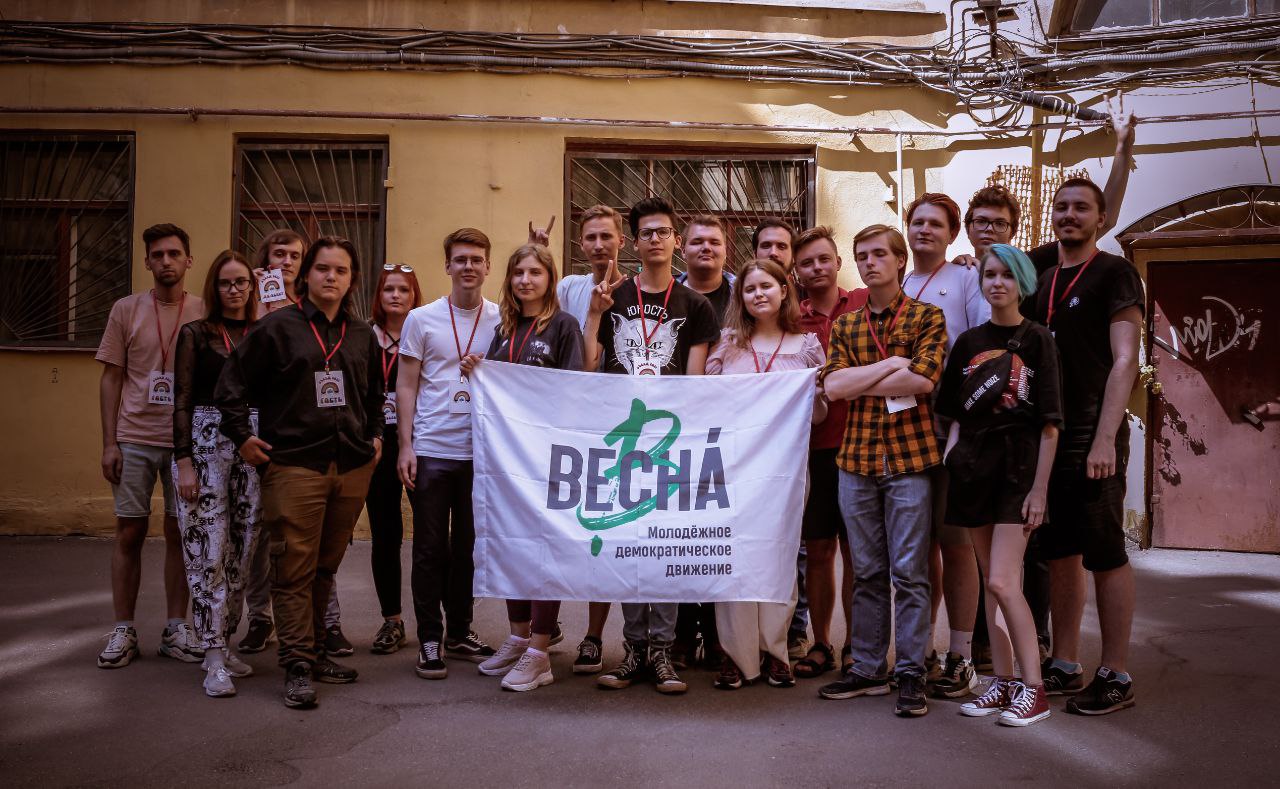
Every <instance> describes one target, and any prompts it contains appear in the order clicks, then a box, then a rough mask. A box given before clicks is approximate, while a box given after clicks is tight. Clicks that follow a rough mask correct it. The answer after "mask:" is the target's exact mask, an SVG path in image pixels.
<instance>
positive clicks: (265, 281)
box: [258, 269, 288, 304]
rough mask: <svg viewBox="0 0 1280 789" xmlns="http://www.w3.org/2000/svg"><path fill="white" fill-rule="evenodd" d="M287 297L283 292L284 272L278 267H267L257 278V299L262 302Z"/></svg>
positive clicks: (280, 299)
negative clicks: (260, 276) (260, 277)
mask: <svg viewBox="0 0 1280 789" xmlns="http://www.w3.org/2000/svg"><path fill="white" fill-rule="evenodd" d="M287 298H288V294H286V293H285V292H284V272H282V271H281V270H280V269H269V270H267V271H266V272H265V273H263V275H262V279H259V280H258V299H259V300H260V301H261V302H262V303H263V304H270V303H271V302H273V301H283V300H284V299H287Z"/></svg>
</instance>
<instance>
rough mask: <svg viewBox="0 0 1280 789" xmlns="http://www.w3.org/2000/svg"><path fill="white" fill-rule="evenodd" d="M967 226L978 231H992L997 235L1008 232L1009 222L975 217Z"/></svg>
mask: <svg viewBox="0 0 1280 789" xmlns="http://www.w3.org/2000/svg"><path fill="white" fill-rule="evenodd" d="M969 224H971V225H973V226H974V227H975V228H976V229H978V230H994V231H996V232H997V233H1004V232H1007V231H1008V230H1009V221H1008V220H1007V219H986V218H983V217H977V218H975V219H974V220H973V221H971V222H970V223H969Z"/></svg>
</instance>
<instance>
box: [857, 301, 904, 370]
mask: <svg viewBox="0 0 1280 789" xmlns="http://www.w3.org/2000/svg"><path fill="white" fill-rule="evenodd" d="M906 307H907V300H906V299H903V300H902V303H901V304H899V305H898V311H897V312H895V313H894V314H893V320H891V321H889V325H888V326H886V327H885V329H884V336H885V337H888V336H889V335H890V334H892V333H893V327H894V326H896V325H897V324H898V318H899V317H901V316H902V311H903V310H904V309H906ZM870 309H871V302H867V306H865V307H863V308H862V311H863V312H862V317H863V318H864V319H866V321H867V331H868V332H870V333H871V341H872V342H874V343H875V344H876V350H878V351H880V357H881V358H883V359H888V358H889V352H888V351H887V350H885V347H884V343H882V342H880V338H879V337H877V336H876V327H875V324H874V323H872V321H871V313H870V312H868V310H870Z"/></svg>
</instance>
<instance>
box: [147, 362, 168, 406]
mask: <svg viewBox="0 0 1280 789" xmlns="http://www.w3.org/2000/svg"><path fill="white" fill-rule="evenodd" d="M147 402H148V403H151V404H152V405H173V373H166V372H163V371H161V370H152V371H151V372H150V373H149V374H148V375H147Z"/></svg>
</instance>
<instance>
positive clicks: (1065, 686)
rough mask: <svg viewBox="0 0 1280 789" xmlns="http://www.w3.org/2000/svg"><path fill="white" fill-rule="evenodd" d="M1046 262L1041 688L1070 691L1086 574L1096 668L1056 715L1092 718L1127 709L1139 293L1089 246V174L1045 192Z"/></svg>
mask: <svg viewBox="0 0 1280 789" xmlns="http://www.w3.org/2000/svg"><path fill="white" fill-rule="evenodd" d="M1052 205H1053V230H1054V233H1055V234H1056V235H1057V237H1058V245H1057V247H1058V248H1057V252H1058V262H1057V265H1055V266H1054V267H1053V268H1051V269H1049V270H1048V271H1045V272H1044V273H1043V274H1042V275H1041V276H1040V281H1039V284H1038V285H1037V288H1036V294H1035V306H1034V316H1033V317H1035V319H1036V320H1038V321H1040V322H1041V323H1043V324H1044V325H1045V326H1047V327H1048V328H1049V330H1050V331H1051V332H1052V333H1053V335H1054V339H1055V340H1056V341H1057V345H1058V350H1059V352H1060V353H1061V355H1062V393H1063V398H1062V399H1063V411H1064V422H1065V425H1064V429H1063V432H1062V436H1061V438H1060V439H1059V441H1058V453H1057V458H1056V460H1055V462H1054V469H1053V476H1052V477H1051V478H1050V482H1049V504H1048V507H1049V511H1048V516H1049V517H1048V523H1047V525H1045V526H1044V527H1043V534H1042V535H1041V538H1042V542H1041V547H1042V550H1043V552H1044V555H1045V557H1046V558H1048V559H1049V572H1050V579H1051V581H1050V594H1051V607H1052V613H1053V655H1052V656H1051V657H1049V658H1048V659H1046V660H1045V664H1044V677H1045V687H1046V689H1047V690H1048V692H1049V693H1050V695H1054V694H1063V693H1071V692H1073V691H1076V690H1079V689H1080V688H1081V687H1082V685H1083V679H1084V675H1083V671H1082V669H1081V666H1080V665H1079V663H1077V662H1076V658H1077V653H1078V650H1079V644H1080V620H1081V618H1082V617H1083V615H1084V603H1085V596H1086V590H1085V575H1084V573H1085V571H1086V570H1088V571H1090V572H1092V573H1093V576H1094V586H1095V590H1096V595H1097V605H1098V620H1099V622H1100V624H1101V630H1102V665H1101V667H1100V668H1099V669H1098V672H1097V674H1096V676H1095V677H1094V679H1093V681H1092V682H1091V683H1090V684H1089V686H1088V687H1087V688H1084V689H1083V691H1082V692H1080V693H1079V694H1078V695H1076V696H1074V697H1073V698H1071V699H1070V700H1069V701H1068V702H1067V711H1068V712H1076V713H1081V714H1085V715H1103V714H1106V713H1109V712H1115V711H1117V710H1120V709H1124V708H1126V707H1130V706H1133V683H1132V680H1131V679H1130V677H1129V675H1128V673H1127V667H1126V661H1127V659H1128V651H1129V633H1130V629H1131V627H1132V624H1133V605H1134V582H1133V569H1132V568H1131V567H1130V566H1129V561H1128V556H1127V555H1126V553H1125V543H1124V495H1125V466H1126V461H1127V458H1128V451H1129V428H1128V423H1127V422H1126V421H1125V403H1126V401H1127V400H1128V399H1129V393H1130V391H1131V390H1132V389H1133V382H1134V378H1135V377H1136V375H1137V370H1138V338H1139V336H1140V333H1141V328H1140V327H1141V324H1142V316H1143V307H1144V304H1145V298H1144V294H1143V290H1142V281H1141V279H1140V278H1139V277H1138V272H1137V270H1136V269H1134V267H1133V265H1132V264H1131V263H1129V261H1127V260H1125V259H1124V258H1122V257H1118V256H1116V255H1111V254H1108V253H1106V252H1102V251H1101V250H1099V249H1098V247H1097V242H1096V239H1097V236H1098V233H1099V228H1100V227H1101V226H1102V225H1103V224H1104V223H1105V221H1106V201H1105V198H1104V196H1103V193H1102V190H1101V189H1099V188H1098V186H1097V185H1096V184H1094V183H1093V182H1092V181H1088V180H1086V179H1082V178H1071V179H1068V180H1066V181H1064V182H1063V184H1062V186H1060V187H1059V188H1058V191H1057V192H1056V193H1055V194H1054V198H1053V204H1052Z"/></svg>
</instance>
